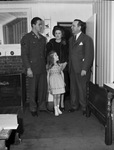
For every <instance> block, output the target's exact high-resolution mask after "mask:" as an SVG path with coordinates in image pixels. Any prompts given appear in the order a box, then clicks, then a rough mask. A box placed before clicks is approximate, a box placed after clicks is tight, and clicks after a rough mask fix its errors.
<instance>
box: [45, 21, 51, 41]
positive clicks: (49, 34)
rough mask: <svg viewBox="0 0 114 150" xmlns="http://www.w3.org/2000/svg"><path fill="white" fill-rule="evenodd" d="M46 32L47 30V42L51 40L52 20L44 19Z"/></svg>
mask: <svg viewBox="0 0 114 150" xmlns="http://www.w3.org/2000/svg"><path fill="white" fill-rule="evenodd" d="M44 24H45V27H44V30H45V37H46V38H47V41H49V40H50V38H51V19H44Z"/></svg>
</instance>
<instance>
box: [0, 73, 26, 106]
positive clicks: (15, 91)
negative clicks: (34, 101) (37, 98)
mask: <svg viewBox="0 0 114 150" xmlns="http://www.w3.org/2000/svg"><path fill="white" fill-rule="evenodd" d="M25 101H26V76H25V75H24V74H22V73H19V74H6V75H0V109H4V108H11V109H12V108H21V109H23V108H24V105H25Z"/></svg>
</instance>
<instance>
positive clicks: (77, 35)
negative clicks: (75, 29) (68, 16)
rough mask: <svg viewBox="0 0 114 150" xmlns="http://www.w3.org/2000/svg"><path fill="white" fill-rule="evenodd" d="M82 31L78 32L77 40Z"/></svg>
mask: <svg viewBox="0 0 114 150" xmlns="http://www.w3.org/2000/svg"><path fill="white" fill-rule="evenodd" d="M81 33H82V32H81V31H80V32H79V33H78V34H76V40H77V39H78V37H79V36H80V34H81Z"/></svg>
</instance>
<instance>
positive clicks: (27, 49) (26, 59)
mask: <svg viewBox="0 0 114 150" xmlns="http://www.w3.org/2000/svg"><path fill="white" fill-rule="evenodd" d="M45 51H46V38H45V37H44V36H42V35H40V38H39V39H38V37H37V36H36V35H35V34H34V32H32V31H31V32H30V33H27V34H26V35H25V36H24V37H23V38H22V40H21V56H22V62H23V66H24V67H25V69H27V68H31V69H32V71H33V73H34V74H40V73H44V72H46V62H45V60H46V59H45Z"/></svg>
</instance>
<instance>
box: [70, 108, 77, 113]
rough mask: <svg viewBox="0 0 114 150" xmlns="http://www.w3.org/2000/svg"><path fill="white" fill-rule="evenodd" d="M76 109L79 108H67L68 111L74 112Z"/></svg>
mask: <svg viewBox="0 0 114 150" xmlns="http://www.w3.org/2000/svg"><path fill="white" fill-rule="evenodd" d="M78 110H79V108H76V109H74V108H71V109H69V112H75V111H78Z"/></svg>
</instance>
